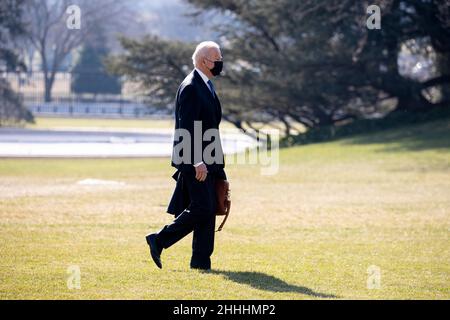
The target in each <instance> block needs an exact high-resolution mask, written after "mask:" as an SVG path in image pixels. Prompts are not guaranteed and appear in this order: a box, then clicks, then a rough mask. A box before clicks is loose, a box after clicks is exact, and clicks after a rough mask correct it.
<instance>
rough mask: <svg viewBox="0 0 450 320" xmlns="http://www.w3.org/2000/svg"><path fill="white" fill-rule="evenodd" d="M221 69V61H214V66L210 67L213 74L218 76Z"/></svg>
mask: <svg viewBox="0 0 450 320" xmlns="http://www.w3.org/2000/svg"><path fill="white" fill-rule="evenodd" d="M222 69H223V61H214V68H212V69H210V71H211V73H212V75H213V76H215V77H216V76H218V75H219V74H220V73H221V72H222Z"/></svg>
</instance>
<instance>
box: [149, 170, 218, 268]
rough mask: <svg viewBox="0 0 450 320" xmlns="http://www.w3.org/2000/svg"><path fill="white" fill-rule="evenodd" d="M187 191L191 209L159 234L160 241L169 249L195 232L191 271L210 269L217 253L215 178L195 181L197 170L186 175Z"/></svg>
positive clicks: (188, 208)
mask: <svg viewBox="0 0 450 320" xmlns="http://www.w3.org/2000/svg"><path fill="white" fill-rule="evenodd" d="M179 178H181V179H183V181H182V183H183V190H187V195H188V197H189V202H188V203H189V205H188V207H187V208H186V209H185V210H184V211H183V212H182V213H181V214H180V215H178V216H177V217H176V219H175V220H174V221H173V222H172V223H171V224H168V225H166V226H164V227H163V228H162V229H161V230H160V231H159V232H158V233H157V241H158V242H159V244H160V245H161V247H162V248H164V249H167V248H169V247H170V246H172V245H173V244H175V243H176V242H178V241H179V240H181V239H182V238H184V237H185V236H186V235H188V234H189V233H191V232H192V231H193V239H192V257H191V263H190V265H191V268H199V269H210V268H211V255H212V253H213V251H214V235H215V231H214V229H215V223H216V209H217V204H216V190H215V179H216V177H215V175H214V174H212V173H208V175H207V177H206V180H205V181H202V182H200V181H198V180H197V179H196V178H195V171H194V170H193V171H188V172H183V171H181V173H180V177H179Z"/></svg>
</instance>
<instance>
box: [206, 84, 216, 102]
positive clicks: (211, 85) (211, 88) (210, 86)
mask: <svg viewBox="0 0 450 320" xmlns="http://www.w3.org/2000/svg"><path fill="white" fill-rule="evenodd" d="M208 86H209V90H211V93H212V95H213V97H214V98H215V97H216V92H215V91H214V86H213V83H212V82H211V80H208Z"/></svg>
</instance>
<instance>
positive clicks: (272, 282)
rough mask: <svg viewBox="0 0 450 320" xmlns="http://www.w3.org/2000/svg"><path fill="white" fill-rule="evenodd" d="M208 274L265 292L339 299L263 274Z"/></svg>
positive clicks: (219, 271)
mask: <svg viewBox="0 0 450 320" xmlns="http://www.w3.org/2000/svg"><path fill="white" fill-rule="evenodd" d="M208 273H211V274H219V275H223V276H225V277H227V278H228V279H230V280H231V281H234V282H237V283H241V284H246V285H249V286H251V287H253V288H255V289H260V290H265V291H272V292H295V293H301V294H305V295H308V296H312V297H316V298H337V296H335V295H332V294H326V293H320V292H316V291H314V290H312V289H309V288H306V287H301V286H296V285H292V284H289V283H286V282H284V281H283V280H281V279H278V278H276V277H274V276H270V275H268V274H265V273H262V272H246V271H224V270H209V271H208Z"/></svg>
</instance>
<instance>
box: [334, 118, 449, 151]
mask: <svg viewBox="0 0 450 320" xmlns="http://www.w3.org/2000/svg"><path fill="white" fill-rule="evenodd" d="M449 134H450V122H432V123H426V124H422V125H418V126H410V127H405V128H397V129H387V130H383V131H380V132H377V133H373V134H364V135H359V136H355V137H352V138H347V139H345V140H344V141H343V143H344V144H384V146H383V147H382V148H381V149H380V150H379V151H385V152H396V151H422V150H429V149H443V150H448V149H450V139H449Z"/></svg>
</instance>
